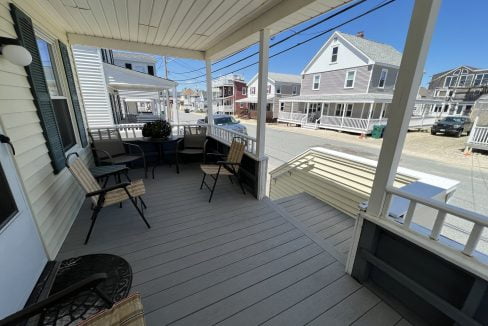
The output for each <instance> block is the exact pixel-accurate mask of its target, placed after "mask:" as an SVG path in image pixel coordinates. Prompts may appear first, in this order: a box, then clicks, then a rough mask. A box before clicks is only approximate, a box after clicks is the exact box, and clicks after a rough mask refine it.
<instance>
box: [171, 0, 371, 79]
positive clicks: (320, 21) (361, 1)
mask: <svg viewBox="0 0 488 326" xmlns="http://www.w3.org/2000/svg"><path fill="white" fill-rule="evenodd" d="M366 1H367V0H360V1H358V2H356V3H353V4H352V5H349V6H347V7H345V8H343V9H341V10H339V11H337V12H335V13H333V14H332V15H329V16H327V17H325V18H323V19H321V20H319V21H318V22H315V23H313V24H312V25H310V26H307V27H304V28H302V29H301V30H300V31H298V32H294V34H292V35H289V36H287V37H285V38H284V39H282V40H280V41H278V42H276V43H273V44H271V45H270V46H269V47H270V48H272V47H274V46H276V45H278V44H281V43H283V42H285V41H287V40H289V39H291V38H293V37H295V36H298V35H300V34H301V33H302V32H305V31H307V30H309V29H311V28H314V27H315V26H317V25H320V24H322V23H324V22H326V21H328V20H330V19H332V18H334V17H336V16H338V15H340V14H343V13H345V12H346V11H349V10H351V9H352V8H354V7H356V6H358V5H360V4H362V3H363V2H366ZM302 35H303V34H302ZM236 54H237V53H234V54H232V55H230V56H228V57H225V58H223V59H220V60H217V61H216V62H215V63H214V64H218V63H220V62H222V61H224V60H227V59H229V58H231V57H233V56H234V55H236ZM256 54H259V52H254V53H252V54H250V55H248V56H246V57H244V58H242V59H239V60H237V61H235V62H233V63H230V64H228V65H226V66H224V67H220V68H219V69H217V70H215V71H213V72H217V71H220V70H223V69H225V68H228V67H230V66H233V65H235V64H237V63H239V62H242V61H244V60H247V59H249V58H251V57H253V56H255V55H256ZM203 69H205V67H202V68H198V69H194V70H190V71H186V72H174V74H189V73H193V72H197V71H201V70H203ZM195 78H199V77H195ZM191 79H192V78H188V79H181V80H179V81H185V80H191ZM176 81H178V80H176Z"/></svg>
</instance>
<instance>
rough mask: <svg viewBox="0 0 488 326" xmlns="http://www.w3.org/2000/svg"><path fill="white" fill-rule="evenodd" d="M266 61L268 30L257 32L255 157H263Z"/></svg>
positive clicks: (267, 58)
mask: <svg viewBox="0 0 488 326" xmlns="http://www.w3.org/2000/svg"><path fill="white" fill-rule="evenodd" d="M268 61H269V30H268V29H263V30H261V31H260V32H259V70H258V103H257V108H256V109H257V111H258V112H257V129H256V143H257V147H256V149H257V153H256V154H257V155H258V157H259V158H261V157H263V156H264V144H265V129H264V128H265V125H266V104H267V93H268V92H267V91H268V90H267V88H268Z"/></svg>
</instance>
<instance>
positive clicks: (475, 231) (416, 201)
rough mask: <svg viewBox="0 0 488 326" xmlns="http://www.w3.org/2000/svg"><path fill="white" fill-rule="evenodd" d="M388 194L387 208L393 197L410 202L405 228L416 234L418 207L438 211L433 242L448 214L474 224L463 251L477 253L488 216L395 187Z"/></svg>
mask: <svg viewBox="0 0 488 326" xmlns="http://www.w3.org/2000/svg"><path fill="white" fill-rule="evenodd" d="M386 193H387V198H386V201H385V203H386V205H385V208H389V204H390V203H391V200H392V196H393V195H395V196H398V197H401V198H405V199H407V200H409V201H410V204H409V206H408V210H407V213H406V214H405V218H404V220H403V228H404V229H406V230H408V231H410V232H416V231H415V230H414V229H412V228H411V226H412V221H413V217H414V212H415V209H416V208H417V205H424V206H427V207H430V208H433V209H434V210H436V211H437V215H436V217H435V220H434V226H433V227H432V230H431V232H430V235H429V237H430V239H432V240H435V241H437V240H439V236H440V234H441V230H442V227H443V226H444V221H445V219H446V215H447V214H450V215H453V216H455V217H458V218H460V219H462V220H465V221H469V222H472V223H473V224H474V225H473V228H472V229H471V231H470V232H469V236H468V240H467V242H466V244H465V245H464V248H463V250H462V253H463V254H465V255H467V256H472V255H473V252H474V251H475V249H476V246H477V245H478V242H479V241H480V238H481V234H482V233H483V230H484V228H485V227H488V217H487V216H484V215H481V214H478V213H475V212H471V211H468V210H466V209H463V208H460V207H456V206H453V205H449V204H446V203H444V202H442V201H440V200H435V199H431V198H425V197H420V196H417V195H415V194H412V193H409V192H406V191H403V190H400V189H397V188H394V187H387V189H386ZM388 211H389V209H385V210H384V213H383V217H387V216H386V215H387V212H388Z"/></svg>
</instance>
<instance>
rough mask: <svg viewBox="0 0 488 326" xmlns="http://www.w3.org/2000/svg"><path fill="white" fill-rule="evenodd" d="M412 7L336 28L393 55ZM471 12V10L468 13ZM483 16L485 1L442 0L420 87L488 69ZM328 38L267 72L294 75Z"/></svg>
mask: <svg viewBox="0 0 488 326" xmlns="http://www.w3.org/2000/svg"><path fill="white" fill-rule="evenodd" d="M383 2H384V1H382V0H368V1H366V2H365V3H363V4H361V5H359V6H357V7H355V8H354V9H352V10H350V11H348V12H346V13H344V14H341V15H339V16H337V17H335V18H333V19H331V20H329V21H327V22H325V23H323V24H320V25H319V26H316V27H314V28H312V29H310V30H308V31H306V32H304V33H303V34H300V35H299V36H297V37H293V38H291V39H290V40H288V41H286V42H284V43H283V44H280V45H278V46H276V47H274V48H272V49H271V50H270V55H272V54H273V53H276V52H278V51H280V50H282V49H284V48H286V47H289V46H291V45H294V44H296V43H298V42H300V41H303V40H305V39H307V38H310V37H312V36H313V33H316V32H320V31H324V30H327V29H330V28H332V27H334V26H336V25H338V24H341V23H343V22H344V21H346V20H348V19H350V18H352V17H354V16H357V15H359V14H361V13H363V12H364V11H366V10H368V9H370V8H372V7H374V6H375V5H377V4H379V3H383ZM468 4H469V5H468ZM412 8H413V0H396V1H395V2H393V3H391V4H389V5H388V6H386V7H383V8H381V9H379V10H377V11H375V12H373V13H371V14H369V15H367V16H365V17H362V18H360V19H358V20H356V21H354V22H351V23H348V24H347V25H345V26H343V27H341V28H339V30H340V31H342V32H346V33H350V34H355V33H356V32H358V31H364V33H365V37H366V38H367V39H370V40H374V41H378V42H382V43H387V44H390V45H392V46H393V47H395V48H396V49H398V50H399V51H402V50H403V46H404V43H405V38H406V35H407V29H408V25H409V21H410V17H411V13H412ZM474 8H475V10H473V9H474ZM486 12H488V1H486V0H467V1H458V0H443V2H442V6H441V11H440V14H439V17H438V20H437V24H436V29H435V32H434V37H433V39H432V43H431V46H430V51H429V56H428V58H427V63H426V65H425V74H424V79H423V81H422V84H423V85H425V84H426V83H427V82H428V81H429V80H430V77H431V76H432V75H433V74H434V73H437V72H440V71H444V70H448V69H450V68H454V67H456V66H459V65H470V66H475V67H480V68H482V67H484V68H487V67H488V62H487V58H488V55H487V54H488V42H486V35H485V34H484V33H485V31H486V29H485V28H484V27H483V26H484V22H485V19H486ZM327 15H328V14H325V15H323V16H319V17H317V18H316V19H313V20H311V21H309V22H305V23H303V24H301V25H298V26H295V27H294V28H293V30H299V29H301V28H303V27H306V26H308V25H310V24H312V23H313V22H315V21H317V20H319V19H321V18H323V17H325V16H327ZM291 34H294V32H293V31H291V30H288V31H284V32H282V33H281V34H279V35H276V36H275V37H274V39H273V40H271V41H270V43H271V44H272V43H273V42H274V41H277V40H280V39H282V38H283V37H286V36H288V35H291ZM331 34H332V32H330V33H328V34H326V35H323V36H321V37H319V38H317V39H315V40H313V41H311V42H309V43H307V44H306V45H302V46H299V47H297V48H295V49H293V50H291V51H289V52H287V53H285V54H282V55H280V56H277V57H275V58H272V59H271V60H270V64H269V71H273V72H281V73H291V74H300V72H301V71H302V69H303V68H304V67H305V65H306V64H307V63H308V62H309V61H310V59H311V58H312V57H313V56H314V55H315V53H316V52H317V51H318V50H319V49H320V47H321V46H322V45H323V44H324V42H325V41H326V40H327V39H328V38H329V37H330V35H331ZM257 49H258V48H257V45H254V46H252V47H250V48H249V49H247V50H244V51H242V52H241V53H239V54H237V55H235V56H233V57H231V58H229V59H226V60H224V61H223V62H222V63H219V64H216V65H214V67H213V69H217V68H219V67H222V66H224V65H226V64H228V63H231V62H233V61H236V60H238V59H240V58H242V57H245V56H247V55H249V54H251V53H253V52H255V51H257ZM255 61H257V55H256V56H254V57H253V58H251V59H248V60H246V61H244V62H241V63H238V64H236V65H234V66H232V67H229V68H227V69H225V70H222V71H219V72H217V73H215V74H214V75H213V77H214V78H215V77H218V76H219V75H221V74H225V73H229V72H232V71H233V70H236V69H239V68H241V67H243V66H246V65H248V64H250V63H253V62H255ZM203 65H204V63H203V62H202V61H195V60H184V59H174V58H171V59H170V62H169V64H168V69H169V71H170V74H169V78H170V79H174V80H178V79H180V80H181V79H187V78H195V77H197V76H200V75H202V74H203V73H204V70H200V71H197V72H194V73H185V72H187V71H189V70H193V69H198V68H201V67H203ZM163 70H164V68H163V67H162V65H158V73H159V75H160V76H163V75H164V72H163ZM256 72H257V65H254V66H252V67H249V68H247V69H244V70H241V71H239V72H237V73H240V74H242V75H244V77H245V79H246V80H249V79H251V78H252V76H253V75H254V74H255V73H256ZM181 73H185V74H181ZM203 79H204V78H198V79H197V80H198V81H200V80H203ZM193 81H195V80H193ZM184 87H191V88H195V87H197V88H205V85H204V83H199V84H186V83H184V82H180V87H179V88H180V89H181V88H184Z"/></svg>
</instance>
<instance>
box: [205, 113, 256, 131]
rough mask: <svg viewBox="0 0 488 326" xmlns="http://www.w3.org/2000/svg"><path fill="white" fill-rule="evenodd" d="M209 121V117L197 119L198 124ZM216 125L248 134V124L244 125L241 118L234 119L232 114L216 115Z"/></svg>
mask: <svg viewBox="0 0 488 326" xmlns="http://www.w3.org/2000/svg"><path fill="white" fill-rule="evenodd" d="M207 123H208V117H205V119H198V120H197V124H207ZM214 125H216V126H220V127H223V128H225V129H229V130H232V131H235V132H238V133H240V134H244V135H247V128H246V126H244V125H242V124H241V121H240V120H236V119H234V117H233V116H231V115H218V116H214Z"/></svg>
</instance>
